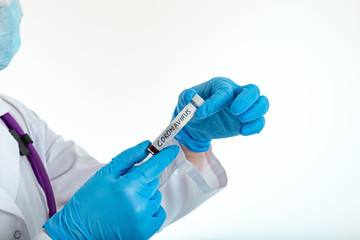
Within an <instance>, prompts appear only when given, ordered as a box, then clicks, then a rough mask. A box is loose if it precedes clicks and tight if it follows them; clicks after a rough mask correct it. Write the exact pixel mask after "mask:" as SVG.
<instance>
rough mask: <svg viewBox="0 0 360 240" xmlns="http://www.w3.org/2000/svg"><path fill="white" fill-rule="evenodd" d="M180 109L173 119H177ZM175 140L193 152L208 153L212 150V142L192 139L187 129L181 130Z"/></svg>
mask: <svg viewBox="0 0 360 240" xmlns="http://www.w3.org/2000/svg"><path fill="white" fill-rule="evenodd" d="M178 112H180V111H178V109H177V108H176V109H175V111H174V114H173V117H172V119H174V118H175V117H176V115H177V114H178ZM175 139H176V140H177V141H178V142H180V143H181V144H182V145H184V146H185V147H186V148H187V149H189V150H190V151H193V152H206V151H207V150H209V148H210V143H211V140H203V141H199V140H195V139H194V138H192V137H191V135H190V134H189V133H188V132H187V129H186V127H184V128H183V129H181V130H180V132H178V134H176V136H175Z"/></svg>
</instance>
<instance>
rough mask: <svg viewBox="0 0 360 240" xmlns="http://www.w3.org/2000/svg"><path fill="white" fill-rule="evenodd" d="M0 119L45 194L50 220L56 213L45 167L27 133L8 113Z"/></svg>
mask: <svg viewBox="0 0 360 240" xmlns="http://www.w3.org/2000/svg"><path fill="white" fill-rule="evenodd" d="M0 118H1V119H2V120H3V121H4V123H5V125H6V126H7V127H8V128H9V131H10V133H11V135H12V136H13V137H14V138H15V140H16V141H17V142H18V143H19V149H20V155H22V156H24V155H25V156H26V157H27V158H28V160H29V162H30V165H31V167H32V169H33V172H34V174H35V177H36V179H37V181H38V183H39V184H40V186H41V188H42V189H43V191H44V193H45V196H46V201H47V204H48V207H49V218H51V217H52V216H53V215H54V214H55V213H56V204H55V198H54V193H53V189H52V187H51V183H50V179H49V176H48V174H47V172H46V170H45V167H44V165H43V163H42V161H41V159H40V156H39V154H38V152H37V151H36V149H35V147H34V146H33V141H32V139H31V138H30V136H29V135H28V134H27V133H24V131H23V130H22V129H21V127H20V125H19V124H18V123H17V122H16V120H15V119H14V118H13V117H12V116H11V115H10V113H5V114H4V115H2V116H1V117H0Z"/></svg>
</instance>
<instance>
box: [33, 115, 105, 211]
mask: <svg viewBox="0 0 360 240" xmlns="http://www.w3.org/2000/svg"><path fill="white" fill-rule="evenodd" d="M38 124H39V126H38V127H39V129H42V131H38V132H39V133H41V134H43V136H40V139H42V141H43V144H42V146H44V154H45V158H44V159H46V164H45V167H46V170H47V172H48V175H49V179H50V181H51V185H52V188H53V191H54V196H55V201H56V207H57V210H58V211H59V210H60V209H61V208H62V207H63V206H64V205H65V203H66V202H68V201H69V200H70V198H71V197H72V196H73V195H74V193H75V192H76V191H77V190H78V189H79V188H80V187H81V186H82V185H83V184H84V183H85V182H86V181H87V180H88V179H89V178H90V177H91V176H92V175H93V174H94V173H95V172H96V171H97V170H99V169H100V168H101V167H102V166H103V165H104V164H101V163H99V162H98V161H97V160H95V159H94V158H93V157H91V156H90V155H89V154H88V153H87V152H86V151H85V150H84V149H82V148H81V147H80V146H79V145H77V144H75V143H74V142H73V141H66V140H64V138H63V137H62V136H60V135H57V134H55V133H54V132H53V131H52V130H51V129H50V128H49V127H48V126H47V124H46V123H45V122H44V121H42V120H40V119H39V118H38Z"/></svg>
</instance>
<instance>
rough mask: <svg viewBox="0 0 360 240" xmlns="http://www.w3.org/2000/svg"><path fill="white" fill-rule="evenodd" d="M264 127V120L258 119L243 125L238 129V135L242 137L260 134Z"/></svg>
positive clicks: (262, 118)
mask: <svg viewBox="0 0 360 240" xmlns="http://www.w3.org/2000/svg"><path fill="white" fill-rule="evenodd" d="M264 126H265V118H264V117H260V118H258V119H256V120H254V121H252V122H249V123H246V124H244V125H243V126H242V127H241V129H240V134H241V135H244V136H248V135H252V134H255V133H260V132H261V130H262V129H263V128H264Z"/></svg>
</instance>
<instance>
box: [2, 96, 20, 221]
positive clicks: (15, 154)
mask: <svg viewBox="0 0 360 240" xmlns="http://www.w3.org/2000/svg"><path fill="white" fill-rule="evenodd" d="M11 110H12V106H11V105H9V104H8V103H7V102H5V101H4V100H2V99H1V98H0V116H2V115H4V114H5V113H8V112H10V111H11ZM0 142H1V144H0V209H1V210H4V211H7V212H10V213H12V214H15V215H17V216H19V217H22V214H21V213H20V210H19V209H18V207H17V206H16V204H15V203H14V202H15V200H16V195H17V192H18V188H19V176H20V175H19V174H20V169H19V167H20V162H19V161H20V155H19V147H18V143H17V142H16V140H15V139H14V138H13V137H12V136H11V134H10V133H9V129H8V128H7V127H6V125H5V124H4V123H3V122H2V121H1V120H0Z"/></svg>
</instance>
